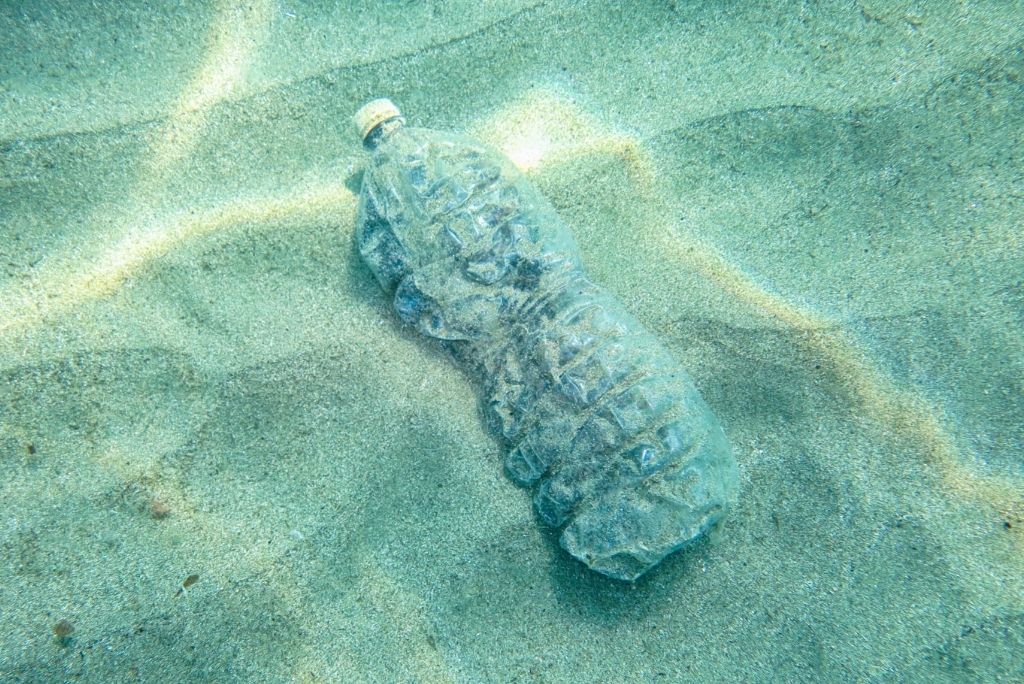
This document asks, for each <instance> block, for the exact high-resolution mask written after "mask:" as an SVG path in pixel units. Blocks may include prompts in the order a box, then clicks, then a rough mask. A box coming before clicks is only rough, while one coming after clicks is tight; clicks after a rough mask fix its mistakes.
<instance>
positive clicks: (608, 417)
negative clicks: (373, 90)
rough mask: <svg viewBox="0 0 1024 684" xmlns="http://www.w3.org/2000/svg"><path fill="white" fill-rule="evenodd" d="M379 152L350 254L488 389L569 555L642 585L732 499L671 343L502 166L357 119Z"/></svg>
mask: <svg viewBox="0 0 1024 684" xmlns="http://www.w3.org/2000/svg"><path fill="white" fill-rule="evenodd" d="M354 120H355V123H356V126H357V128H358V129H359V133H360V135H361V136H362V137H363V140H364V145H365V146H366V148H367V149H368V150H370V151H371V152H372V156H371V158H370V162H369V164H368V165H367V168H366V171H365V173H364V176H363V184H362V192H361V194H360V201H359V215H358V226H357V232H356V234H357V240H358V247H359V252H360V254H361V255H362V257H363V259H364V260H365V261H366V263H367V264H368V265H369V267H370V269H371V270H372V271H373V273H374V275H375V276H376V278H377V280H378V281H379V282H380V284H381V286H382V287H383V288H384V290H385V291H387V292H388V293H391V294H393V295H394V306H395V309H396V310H397V312H398V315H399V316H400V317H401V318H402V320H404V321H406V322H407V323H409V324H411V325H413V326H415V327H416V328H417V329H419V331H420V332H422V333H423V334H424V335H428V336H430V337H433V338H437V339H440V340H443V341H444V342H443V343H444V345H445V346H446V347H447V348H448V349H449V350H450V351H451V353H452V355H453V356H454V357H455V359H456V360H458V361H459V362H460V363H462V364H464V365H465V366H466V367H467V368H469V369H470V372H471V373H472V374H473V375H474V376H475V377H476V378H477V379H478V381H479V384H480V388H481V390H482V398H483V405H484V408H485V413H486V416H487V420H488V424H489V426H490V427H491V430H492V432H493V433H494V434H495V435H496V436H497V437H499V438H500V439H501V440H502V441H503V443H504V446H505V447H506V448H507V455H506V456H505V471H506V473H507V474H508V476H509V477H510V478H511V479H512V480H514V481H515V482H517V483H518V484H520V485H522V486H530V487H534V505H535V508H536V510H537V514H538V515H539V516H540V518H541V519H542V520H543V521H544V522H545V523H547V524H549V525H552V526H555V527H559V528H561V529H562V532H561V537H560V540H561V544H562V546H563V548H565V549H566V551H568V552H569V553H570V554H572V555H573V556H574V557H575V558H577V559H579V560H580V561H582V562H584V563H585V564H587V565H588V566H589V567H591V568H592V569H594V570H596V571H598V572H601V573H603V574H605V575H608V576H610V577H614V578H617V579H622V580H634V579H636V578H637V577H639V576H640V575H642V574H643V573H644V572H646V571H647V570H649V569H650V568H652V567H653V566H654V565H656V564H657V563H658V562H659V561H661V559H663V558H664V557H665V556H666V555H668V554H670V553H672V552H673V551H676V550H677V549H680V548H682V547H684V546H686V545H687V544H689V543H691V542H692V541H694V540H695V539H697V538H698V537H700V535H701V534H702V533H704V532H705V531H707V530H708V529H709V528H711V527H713V526H715V525H716V524H718V522H719V521H720V520H721V519H722V517H723V516H724V515H725V513H726V511H727V509H728V508H729V507H730V505H731V503H732V502H733V500H734V498H735V496H736V492H737V489H738V477H737V471H736V463H735V461H734V459H733V457H732V454H731V452H730V449H729V444H728V442H727V441H726V438H725V435H724V433H723V432H722V428H721V427H720V425H719V423H718V420H717V419H716V418H715V416H714V415H713V414H712V413H711V410H710V409H709V408H708V406H707V404H705V402H704V401H703V399H702V398H701V397H700V395H699V393H698V392H697V389H696V387H695V386H694V385H693V382H692V381H691V380H690V378H689V376H688V375H687V374H686V372H685V371H684V370H683V369H682V368H681V367H680V365H679V364H678V363H677V362H676V361H675V360H674V359H673V358H672V356H671V355H670V354H669V353H668V351H667V350H666V349H665V347H664V346H663V345H662V344H661V343H660V342H659V341H658V340H657V339H656V338H655V337H654V336H653V335H651V334H650V333H648V332H647V331H646V330H645V329H644V328H643V326H641V325H640V323H638V322H637V321H636V320H635V319H634V318H633V317H632V316H630V315H629V313H627V312H626V310H625V309H624V308H623V307H622V305H621V304H620V303H619V302H618V301H617V300H616V299H615V298H614V297H612V296H611V295H610V294H609V293H608V292H607V291H605V290H604V289H602V288H600V287H599V286H597V285H595V284H594V283H592V282H591V281H590V280H589V279H588V278H587V276H586V274H585V273H584V271H583V267H582V265H581V263H580V256H579V250H578V248H577V247H576V244H575V241H574V239H573V237H572V233H571V231H570V230H569V229H568V227H567V226H566V225H565V224H564V223H563V222H562V220H561V219H560V218H559V217H558V215H557V214H556V213H555V211H554V209H553V208H552V207H551V205H550V204H549V203H548V202H547V201H546V200H545V199H544V198H543V197H542V196H541V195H540V193H539V192H538V191H537V190H536V189H535V188H534V187H533V185H532V184H530V183H529V181H527V180H526V179H525V178H524V177H523V176H522V174H520V173H519V171H518V170H516V168H515V167H514V166H513V165H512V164H511V162H510V161H509V160H508V159H507V158H506V157H504V155H502V154H501V153H499V152H497V151H496V150H494V149H492V148H489V147H488V146H486V145H484V144H482V143H480V142H478V141H475V140H472V139H470V138H467V137H464V136H459V135H454V134H450V133H444V132H439V131H433V130H427V129H421V128H413V127H409V126H406V125H405V121H404V119H403V117H402V116H401V114H400V113H399V111H398V109H397V108H396V107H395V106H394V105H393V104H392V103H391V102H390V101H388V100H374V101H372V102H370V103H368V104H367V105H365V106H364V107H363V108H362V109H360V110H359V112H358V113H357V114H356V115H355V117H354Z"/></svg>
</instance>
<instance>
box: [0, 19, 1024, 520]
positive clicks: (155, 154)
mask: <svg viewBox="0 0 1024 684" xmlns="http://www.w3.org/2000/svg"><path fill="white" fill-rule="evenodd" d="M271 12H272V8H271V6H270V4H269V3H267V2H256V3H249V4H246V5H244V6H241V5H239V6H236V5H228V6H226V7H225V8H224V10H223V11H222V12H221V15H220V16H221V21H220V22H219V23H218V24H216V25H215V26H214V27H213V28H212V29H211V40H210V44H209V47H208V51H207V54H206V57H205V59H204V60H203V62H202V65H201V67H200V69H199V71H198V73H197V76H196V77H195V79H193V81H192V82H191V83H189V84H188V85H187V87H186V88H185V89H184V92H183V94H182V97H181V99H180V102H178V103H177V104H176V105H175V107H174V109H173V111H172V112H171V114H170V115H169V116H168V119H167V122H166V123H165V125H164V126H163V127H162V128H161V129H160V133H159V134H158V135H157V137H156V139H155V140H154V142H153V144H152V146H151V150H150V155H149V157H148V161H147V162H146V163H144V164H143V165H142V168H143V171H144V172H143V175H142V176H141V177H140V179H139V181H138V183H137V188H136V192H135V193H133V194H131V195H130V196H129V200H128V205H129V207H128V208H129V209H130V208H131V205H132V204H133V203H136V202H139V201H140V200H141V198H144V197H146V196H148V195H150V194H151V193H153V192H159V189H160V187H161V186H162V185H164V183H165V181H166V179H167V178H168V174H171V173H173V172H174V170H175V166H176V164H177V163H178V162H180V161H181V160H182V159H185V158H186V157H187V156H188V154H189V153H190V151H191V150H192V148H193V147H194V145H195V142H196V140H197V139H198V137H199V136H200V135H201V134H202V130H203V128H204V127H205V125H206V122H207V113H208V111H209V109H210V108H211V107H213V106H215V105H216V104H217V103H218V102H220V101H222V100H223V99H225V98H227V97H229V96H232V95H235V94H237V93H238V90H239V88H240V84H241V83H242V81H243V80H244V76H245V73H246V69H247V67H248V65H249V64H250V63H251V61H252V57H253V54H254V52H255V50H256V49H257V48H258V46H259V44H260V43H261V42H262V40H263V38H264V37H265V35H266V32H267V24H268V21H269V18H270V16H271ZM475 128H476V130H475V131H474V132H475V133H476V134H477V135H479V136H480V137H482V138H485V139H489V140H490V141H491V142H492V143H494V144H496V145H497V146H498V147H499V148H501V149H502V150H503V151H504V152H505V153H506V154H508V156H509V157H510V158H511V159H512V160H513V162H515V163H516V164H517V165H519V166H520V167H521V168H523V170H524V171H527V172H529V171H531V170H534V169H536V168H538V167H540V166H542V165H546V164H548V165H549V164H557V163H563V162H565V161H567V160H570V159H574V158H579V157H585V156H590V155H595V154H596V155H601V154H604V155H613V156H615V157H617V158H619V159H621V160H622V162H623V163H625V164H626V165H627V167H628V171H629V173H630V175H631V178H632V179H633V182H634V183H635V184H636V186H637V190H638V194H639V195H640V196H641V197H646V198H649V199H651V200H652V201H656V200H655V198H656V196H657V195H656V191H655V188H656V182H657V181H656V174H655V173H654V170H653V168H652V165H651V162H650V160H649V158H648V156H647V154H646V153H645V151H644V148H643V145H642V143H641V142H640V141H638V140H637V139H636V138H634V137H632V136H629V135H625V134H621V133H615V132H610V131H608V130H606V129H604V128H602V127H601V126H599V125H597V124H596V123H595V122H594V121H593V120H592V119H591V118H589V117H588V116H587V115H586V114H585V113H584V112H582V111H581V110H580V109H579V108H578V107H577V106H575V105H573V104H571V103H569V102H568V101H567V100H566V99H563V98H560V97H558V96H557V95H555V94H552V93H548V92H543V91H538V92H533V93H529V94H527V95H526V96H524V97H523V98H522V99H521V101H519V102H515V103H513V104H512V105H511V106H509V107H508V108H506V109H504V110H503V111H501V112H499V113H498V114H497V115H496V116H494V117H492V118H490V119H488V120H487V121H484V122H481V123H480V125H479V126H477V127H475ZM133 198H135V199H133ZM354 208H355V198H354V196H353V195H352V193H351V192H350V191H349V190H348V189H347V188H346V187H345V186H344V185H343V184H341V183H334V184H323V185H320V186H318V187H303V188H298V189H295V190H293V191H292V192H289V193H284V194H282V195H279V196H272V197H261V198H256V199H248V200H239V201H235V202H231V203H227V204H225V205H223V206H220V207H217V208H214V209H211V210H207V211H205V212H202V213H197V214H193V213H192V212H189V211H188V210H183V211H181V212H180V213H179V214H178V215H176V216H169V217H162V218H154V219H152V220H151V221H150V222H148V223H147V224H146V225H143V226H125V234H124V235H123V236H122V237H121V239H119V240H116V241H114V246H113V247H111V248H109V249H107V250H106V251H104V252H102V253H100V254H98V255H95V256H94V257H93V258H91V259H89V260H88V262H87V263H83V262H81V261H76V260H75V259H74V258H73V257H69V258H68V259H61V258H57V259H53V260H52V263H53V264H54V266H55V267H54V268H50V269H48V268H46V266H45V265H44V266H43V267H42V268H41V269H40V274H39V275H38V276H37V277H36V278H34V279H33V280H31V281H30V282H29V283H28V284H27V285H23V286H20V287H18V288H10V289H9V290H8V291H4V292H0V341H2V340H3V338H4V337H9V336H11V335H14V334H16V333H18V332H20V331H24V330H25V329H28V328H32V327H36V326H41V325H45V324H46V323H47V322H48V321H51V320H54V319H55V318H58V317H60V316H62V315H64V314H67V313H68V312H69V311H72V310H74V309H75V308H76V307H78V306H79V305H81V304H83V303H85V302H87V301H91V300H95V299H99V298H103V297H106V296H109V295H111V294H113V293H114V292H116V291H117V289H118V288H119V287H120V286H121V285H122V284H123V283H125V282H126V281H127V280H128V279H130V278H132V277H133V276H135V275H136V274H138V273H139V272H140V271H142V270H143V269H145V268H146V266H147V265H148V264H150V263H152V262H153V261H154V260H158V259H160V258H161V257H162V256H164V255H166V254H167V253H168V252H170V251H171V250H174V249H177V248H179V247H180V246H181V245H183V244H185V243H187V242H189V241H192V240H195V239H199V238H202V237H203V236H206V235H210V234H213V233H217V232H220V231H224V230H227V229H230V228H232V227H233V226H238V225H240V224H254V223H270V222H274V221H279V220H283V219H294V218H303V217H308V218H309V219H311V220H312V219H317V218H323V217H324V216H325V215H326V214H332V215H334V214H339V213H340V214H341V215H343V216H354ZM131 213H132V212H130V211H125V212H122V213H121V214H120V215H121V216H128V215H131ZM103 218H106V219H109V217H103ZM660 235H661V236H662V237H661V238H660V239H663V240H664V241H665V245H663V246H664V247H665V248H666V250H665V251H666V252H667V253H669V254H674V255H675V256H676V257H677V258H679V259H680V260H682V261H684V262H685V263H686V265H687V266H688V267H689V268H692V269H694V270H696V271H697V272H699V273H700V274H702V275H703V276H704V277H706V278H708V279H709V280H710V281H712V282H714V283H716V284H717V285H718V286H719V287H721V288H722V289H724V290H725V291H727V292H729V293H730V294H731V295H732V296H733V297H735V298H737V299H738V300H740V301H742V302H744V303H745V304H746V305H747V306H749V307H751V308H752V309H754V310H756V311H758V312H759V313H761V314H762V315H765V316H768V317H770V318H773V319H775V320H777V321H780V322H782V323H783V324H785V325H786V326H789V327H791V328H794V329H798V330H800V331H803V332H804V333H805V335H804V338H805V339H806V340H807V343H808V346H809V347H811V348H812V349H813V350H814V351H815V352H816V353H818V354H820V355H822V356H823V357H825V358H827V359H828V360H829V361H830V362H831V364H832V365H833V366H834V368H835V370H836V372H837V374H838V375H839V377H840V378H842V379H843V381H844V382H845V384H846V386H847V387H848V388H849V389H850V390H852V392H853V394H854V395H855V396H856V397H858V398H859V400H860V402H861V406H862V408H863V410H864V411H865V412H866V413H868V414H869V415H870V416H871V417H872V418H874V419H875V420H876V421H878V422H880V423H881V424H884V425H886V426H887V427H888V428H890V429H891V430H893V431H894V432H895V433H897V434H899V435H900V436H901V437H902V438H903V439H907V440H908V441H911V442H914V443H916V444H917V445H918V449H919V451H921V452H922V453H923V455H924V456H925V457H926V458H928V459H929V461H930V462H931V464H932V465H933V466H934V468H935V469H936V471H937V472H938V474H939V475H940V477H941V478H942V481H943V485H944V488H945V489H946V491H947V492H948V493H949V494H951V495H954V496H957V497H962V498H967V499H970V500H978V501H982V502H986V503H987V504H989V505H991V506H993V507H995V508H996V509H997V510H998V511H999V512H1000V514H1001V515H1004V516H1007V518H1008V519H1009V518H1013V519H1018V518H1019V517H1021V516H1022V515H1024V505H1022V497H1021V495H1020V494H1019V492H1020V491H1021V487H1020V484H1021V483H1016V482H1011V481H1009V480H1008V479H1006V478H1001V477H996V476H985V475H980V474H977V473H974V472H972V471H971V470H970V469H969V468H968V467H967V466H965V465H964V464H963V462H962V459H961V458H960V456H959V455H958V453H957V448H956V446H955V444H954V442H953V439H952V437H951V436H950V435H949V434H948V433H947V432H946V431H945V430H944V429H943V427H942V425H943V423H944V420H943V416H942V412H941V410H940V409H939V408H938V407H936V406H933V405H932V404H931V403H929V402H928V401H927V400H925V399H924V398H923V397H921V396H918V395H917V394H916V393H915V392H913V391H912V390H910V389H906V388H901V387H899V386H898V384H897V383H896V382H895V381H894V380H893V379H892V378H890V377H888V376H887V375H886V374H885V373H884V372H883V371H882V370H880V368H879V367H878V365H877V364H875V363H873V362H872V361H871V359H870V356H869V355H868V353H867V352H865V351H864V350H863V349H862V348H861V347H860V345H858V344H857V343H856V342H855V341H854V340H853V339H852V338H851V337H850V336H849V334H847V333H845V332H843V331H842V330H841V328H839V327H838V326H836V325H835V324H834V322H832V321H829V320H827V319H824V318H822V317H820V316H819V315H817V314H815V313H813V312H811V311H807V310H804V309H801V308H800V307H797V306H796V305H794V304H792V303H790V302H788V301H786V300H785V299H783V298H782V297H780V296H778V295H776V294H773V293H771V292H769V291H767V290H765V289H764V288H763V287H761V286H759V285H758V284H757V283H756V282H755V281H754V279H752V278H751V277H749V276H748V275H747V274H746V273H744V272H743V270H742V269H740V268H739V267H738V266H736V265H735V264H733V263H731V262H730V261H729V260H728V259H726V258H725V257H724V256H723V255H722V254H720V253H719V252H718V251H717V250H715V249H714V248H713V247H711V246H709V245H706V244H704V243H703V242H701V241H700V240H697V239H695V238H693V237H690V236H686V235H683V234H681V233H679V231H677V230H675V228H674V227H673V226H671V225H666V226H665V230H663V231H661V232H660ZM1017 527H1024V526H1017Z"/></svg>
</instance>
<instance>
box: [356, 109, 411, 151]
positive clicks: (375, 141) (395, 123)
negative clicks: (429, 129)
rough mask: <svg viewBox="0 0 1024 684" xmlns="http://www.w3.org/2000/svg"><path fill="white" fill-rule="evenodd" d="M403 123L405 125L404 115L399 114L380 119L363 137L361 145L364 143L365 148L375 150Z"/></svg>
mask: <svg viewBox="0 0 1024 684" xmlns="http://www.w3.org/2000/svg"><path fill="white" fill-rule="evenodd" d="M403 125H405V117H401V116H396V117H392V118H390V119H388V120H387V121H381V122H380V123H379V124H377V125H376V126H374V128H373V130H372V131H370V133H369V134H368V135H367V136H366V138H364V139H363V145H365V146H366V148H367V149H370V150H375V149H377V148H378V147H380V144H381V143H383V142H384V141H385V140H387V139H388V138H390V137H391V135H392V134H393V133H394V132H395V131H397V130H398V129H399V128H401V127H402V126H403Z"/></svg>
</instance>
